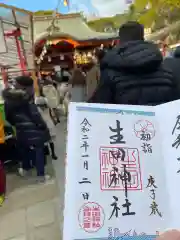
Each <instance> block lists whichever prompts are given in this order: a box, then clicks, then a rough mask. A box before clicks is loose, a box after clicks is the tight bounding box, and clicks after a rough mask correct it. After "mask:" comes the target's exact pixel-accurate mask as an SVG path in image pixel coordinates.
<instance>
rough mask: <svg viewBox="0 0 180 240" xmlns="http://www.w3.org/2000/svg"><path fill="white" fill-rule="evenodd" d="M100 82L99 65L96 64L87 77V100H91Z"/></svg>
mask: <svg viewBox="0 0 180 240" xmlns="http://www.w3.org/2000/svg"><path fill="white" fill-rule="evenodd" d="M99 80H100V68H99V64H95V65H94V66H93V67H92V68H91V69H90V70H89V72H88V73H87V76H86V92H87V99H90V98H91V96H92V95H93V93H94V92H95V90H96V88H97V86H98V83H99Z"/></svg>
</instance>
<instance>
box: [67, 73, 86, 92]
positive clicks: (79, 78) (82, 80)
mask: <svg viewBox="0 0 180 240" xmlns="http://www.w3.org/2000/svg"><path fill="white" fill-rule="evenodd" d="M69 84H72V86H73V87H74V86H77V85H78V86H85V85H86V76H85V74H84V73H83V72H82V71H81V69H79V68H74V69H73V72H72V77H71V78H70V80H69Z"/></svg>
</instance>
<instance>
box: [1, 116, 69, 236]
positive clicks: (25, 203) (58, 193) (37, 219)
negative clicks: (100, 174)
mask: <svg viewBox="0 0 180 240" xmlns="http://www.w3.org/2000/svg"><path fill="white" fill-rule="evenodd" d="M65 136H66V121H65V120H64V121H62V123H61V124H60V125H59V126H58V127H57V146H56V150H57V155H58V156H59V158H58V160H57V161H53V166H54V169H55V176H56V177H55V178H54V179H52V180H50V181H49V182H47V183H46V184H44V185H33V184H30V183H29V182H28V181H27V182H26V181H25V180H20V179H19V178H18V177H17V176H13V175H11V176H8V186H9V188H8V194H7V195H8V196H7V200H6V201H5V203H4V205H3V207H1V208H0V240H60V239H62V229H63V208H64V207H63V206H64V183H65V182H64V176H65V174H64V172H65V171H64V169H65V168H64V159H65V150H66V149H65Z"/></svg>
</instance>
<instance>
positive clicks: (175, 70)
mask: <svg viewBox="0 0 180 240" xmlns="http://www.w3.org/2000/svg"><path fill="white" fill-rule="evenodd" d="M164 67H165V68H167V69H169V71H172V74H173V76H174V79H175V83H176V89H177V92H180V75H179V68H180V46H179V47H177V48H176V50H175V51H174V54H173V56H172V57H171V58H166V59H165V60H164Z"/></svg>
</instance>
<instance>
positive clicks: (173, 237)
mask: <svg viewBox="0 0 180 240" xmlns="http://www.w3.org/2000/svg"><path fill="white" fill-rule="evenodd" d="M156 240H180V231H178V230H170V231H167V232H164V233H162V234H160V235H159V236H158V237H157V238H156Z"/></svg>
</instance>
